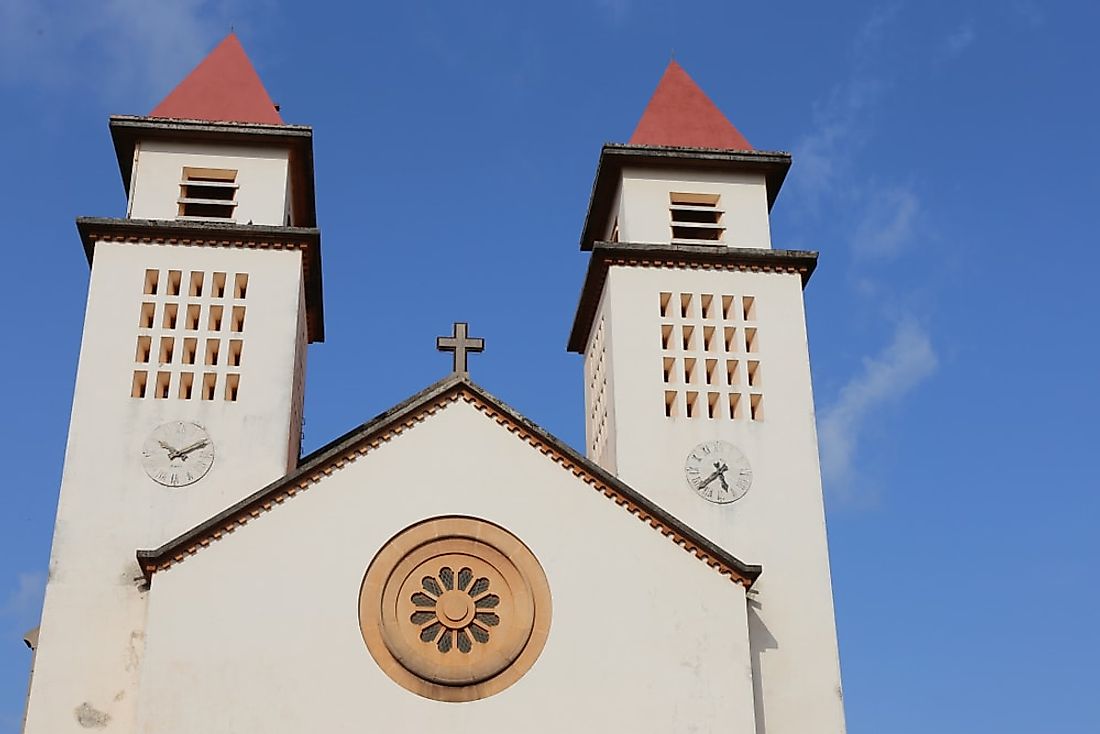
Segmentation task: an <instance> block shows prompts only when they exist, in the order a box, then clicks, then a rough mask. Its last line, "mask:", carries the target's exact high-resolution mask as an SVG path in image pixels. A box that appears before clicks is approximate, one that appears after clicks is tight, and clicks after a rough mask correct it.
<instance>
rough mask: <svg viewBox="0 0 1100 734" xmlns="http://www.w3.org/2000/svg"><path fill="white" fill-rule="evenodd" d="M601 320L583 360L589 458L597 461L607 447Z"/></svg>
mask: <svg viewBox="0 0 1100 734" xmlns="http://www.w3.org/2000/svg"><path fill="white" fill-rule="evenodd" d="M605 354H606V350H605V349H604V325H603V318H600V322H599V323H598V324H597V325H596V331H595V333H594V334H593V335H592V343H591V346H590V347H589V350H588V359H587V360H585V363H586V371H587V375H586V377H587V379H588V395H589V408H588V422H589V431H588V436H589V446H588V448H589V456H591V457H592V458H594V459H596V460H597V461H599V459H600V456H601V454H602V453H603V450H604V448H605V447H606V445H607V372H606V368H605V366H604V361H605Z"/></svg>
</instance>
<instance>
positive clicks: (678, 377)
mask: <svg viewBox="0 0 1100 734" xmlns="http://www.w3.org/2000/svg"><path fill="white" fill-rule="evenodd" d="M658 307H659V313H660V339H661V379H662V382H663V384H664V412H665V416H667V417H669V418H691V419H696V418H702V419H713V420H719V419H725V420H750V421H761V420H763V418H764V393H763V371H762V369H761V357H760V333H759V328H758V326H757V322H756V298H755V297H754V296H745V295H729V294H721V293H670V292H662V293H661V294H660V297H659V302H658Z"/></svg>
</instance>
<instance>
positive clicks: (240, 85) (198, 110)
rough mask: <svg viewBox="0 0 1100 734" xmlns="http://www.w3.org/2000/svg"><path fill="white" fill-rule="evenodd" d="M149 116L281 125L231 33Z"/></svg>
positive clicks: (273, 106)
mask: <svg viewBox="0 0 1100 734" xmlns="http://www.w3.org/2000/svg"><path fill="white" fill-rule="evenodd" d="M149 116H150V117H172V118H182V119H187V120H211V121H215V122H257V123H263V124H268V125H282V124H284V123H283V118H282V117H281V116H280V115H279V111H278V109H277V108H276V107H275V103H274V102H272V101H271V97H269V96H268V94H267V90H266V89H264V84H263V82H262V81H260V77H259V75H258V74H257V73H256V69H255V67H253V66H252V62H251V61H249V60H248V55H247V54H245V52H244V48H243V47H242V46H241V42H240V41H239V40H237V36H236V34H234V33H230V34H229V35H228V36H226V37H225V39H224V40H223V41H222V42H221V43H219V44H218V46H217V48H215V49H214V50H213V51H211V52H210V54H209V55H208V56H207V57H206V58H205V59H203V60H202V62H200V63H199V65H198V66H196V67H195V68H194V70H193V71H192V72H191V73H190V74H188V75H187V77H186V78H185V79H184V80H183V81H182V82H180V84H179V86H177V87H176V88H175V89H173V90H172V91H171V93H170V94H169V95H168V96H167V97H165V98H164V100H163V101H161V103H160V104H158V105H157V106H156V108H155V109H154V110H153V111H152V112H151V113H149Z"/></svg>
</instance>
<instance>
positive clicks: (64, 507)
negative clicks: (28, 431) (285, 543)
mask: <svg viewBox="0 0 1100 734" xmlns="http://www.w3.org/2000/svg"><path fill="white" fill-rule="evenodd" d="M110 131H111V137H112V139H113V142H114V147H115V151H116V153H117V156H118V163H119V167H120V169H121V172H122V181H123V184H124V187H125V190H126V195H127V206H126V212H127V214H126V217H125V218H121V219H107V218H94V217H84V218H80V219H78V220H77V229H78V231H79V235H80V239H81V242H82V244H83V248H84V252H85V254H86V256H87V259H88V262H89V265H90V267H91V277H90V281H89V287H88V301H87V309H86V313H85V319H84V333H83V340H82V344H81V350H80V362H79V367H78V370H77V377H76V389H75V393H74V396H73V409H72V416H71V421H70V427H69V437H68V443H67V446H66V454H65V466H64V473H63V477H62V483H61V492H60V499H59V504H58V512H57V521H56V529H55V534H54V543H53V547H52V550H51V557H50V573H49V582H48V584H47V589H46V597H45V602H44V608H43V614H42V625H41V628H40V634H39V639H38V648H37V651H36V652H37V657H36V665H35V672H34V677H33V680H32V683H31V691H30V697H29V701H28V711H27V722H26V731H27V732H28V733H30V734H39V733H42V734H45V733H47V732H48V733H57V732H67V731H73V732H76V731H84V730H86V729H87V728H88V727H93V728H94V727H101V726H106V725H108V724H109V725H110V727H111V729H112V730H117V731H130V730H131V729H132V727H133V722H134V716H135V711H136V706H137V705H138V704H137V701H136V698H137V696H136V690H137V689H136V683H137V681H138V679H139V677H140V675H141V661H142V657H143V653H144V642H143V639H144V619H145V601H146V591H145V589H144V588H143V582H144V579H143V576H142V573H141V571H140V569H139V567H138V565H137V562H136V559H135V551H136V550H137V549H139V548H148V547H156V546H159V545H160V544H161V543H163V542H165V541H166V540H167V539H169V538H172V537H174V536H176V535H178V534H179V533H181V532H183V531H185V530H187V529H188V528H190V527H192V526H194V525H196V524H197V523H199V522H201V521H202V520H204V519H206V518H208V517H210V516H211V515H214V514H216V513H217V512H219V511H221V510H222V509H224V508H225V507H227V506H229V505H230V504H232V503H233V502H236V501H237V500H239V499H241V498H242V497H243V496H245V495H246V494H248V493H250V492H252V491H255V490H256V489H257V488H260V487H263V486H264V485H266V484H268V483H269V482H271V481H274V480H275V479H278V478H279V477H281V476H283V475H285V474H286V473H287V472H288V470H290V469H292V468H294V467H295V466H296V465H297V461H298V456H299V441H300V436H301V422H302V405H303V387H304V375H305V359H306V346H307V344H308V343H310V342H316V341H321V340H323V338H324V322H323V307H322V294H321V270H320V266H321V258H320V234H319V232H318V230H317V229H316V214H315V206H314V186H313V142H312V130H311V129H310V128H309V127H305V126H299V125H288V124H286V123H284V121H283V119H282V117H281V116H280V113H279V110H278V107H277V106H276V105H274V104H273V103H272V101H271V99H270V98H269V97H268V94H267V92H266V90H265V89H264V87H263V84H262V82H261V81H260V79H259V77H258V76H257V74H256V72H255V69H254V68H253V66H252V64H251V63H250V62H249V60H248V58H247V56H246V55H245V53H244V50H243V49H242V48H241V45H240V42H239V41H238V40H237V38H236V36H234V35H232V34H230V35H229V36H228V37H227V38H225V39H224V40H223V41H222V42H221V43H220V44H219V45H218V46H217V48H215V49H214V50H213V51H212V52H211V53H210V55H209V56H208V57H207V58H206V59H205V60H204V61H203V62H202V63H201V64H200V65H199V66H198V67H196V68H195V70H194V71H193V72H192V73H191V74H190V75H189V76H188V77H187V78H186V79H184V81H183V82H182V83H181V84H180V85H179V86H178V87H177V88H176V89H175V90H174V91H173V92H172V93H171V94H169V95H168V97H167V98H165V99H164V100H163V101H162V102H161V103H160V104H159V105H158V106H157V107H156V108H155V109H154V110H153V112H152V113H151V114H150V115H148V116H145V117H132V116H115V117H112V118H111V119H110Z"/></svg>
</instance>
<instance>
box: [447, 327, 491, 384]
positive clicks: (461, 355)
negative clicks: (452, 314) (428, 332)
mask: <svg viewBox="0 0 1100 734" xmlns="http://www.w3.org/2000/svg"><path fill="white" fill-rule="evenodd" d="M468 329H469V325H468V324H467V323H466V322H465V321H456V322H455V325H454V330H453V331H452V333H451V336H440V337H437V338H436V340H435V348H436V349H438V350H439V351H441V352H454V355H455V356H454V371H455V372H456V373H458V374H462V375H465V374H468V373H469V370H468V369H467V367H466V354H467V352H483V351H485V340H484V339H482V338H481V337H470V336H467V335H466V334H467V330H468Z"/></svg>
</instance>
